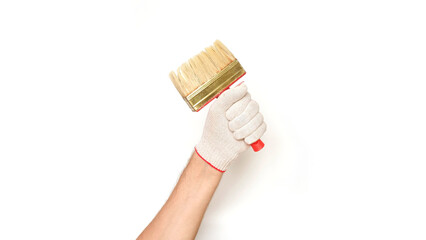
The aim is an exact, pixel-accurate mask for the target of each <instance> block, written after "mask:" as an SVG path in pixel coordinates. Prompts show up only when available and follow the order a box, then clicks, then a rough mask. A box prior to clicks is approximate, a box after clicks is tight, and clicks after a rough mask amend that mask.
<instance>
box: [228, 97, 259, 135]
mask: <svg viewBox="0 0 426 240" xmlns="http://www.w3.org/2000/svg"><path fill="white" fill-rule="evenodd" d="M240 101H241V100H240ZM237 103H238V102H237ZM237 103H235V104H237ZM235 104H234V105H235ZM232 107H233V105H232ZM232 107H231V108H232ZM228 111H229V110H228ZM258 112H259V104H257V102H256V101H253V100H251V101H250V102H249V103H248V105H247V107H246V108H245V109H244V111H243V112H242V113H241V114H240V115H238V116H237V117H236V118H234V120H232V121H230V122H229V129H230V130H231V131H235V130H237V129H240V128H242V127H243V126H244V125H246V124H247V123H248V122H249V121H250V120H251V119H252V118H253V117H254V116H255V115H256V114H257V113H258Z"/></svg>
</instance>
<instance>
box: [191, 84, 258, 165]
mask: <svg viewBox="0 0 426 240" xmlns="http://www.w3.org/2000/svg"><path fill="white" fill-rule="evenodd" d="M265 131H266V124H265V122H264V121H263V115H262V114H261V113H260V112H259V105H258V104H257V102H256V101H254V100H252V99H251V96H250V93H248V92H247V86H246V85H245V84H242V85H240V86H238V87H235V88H232V89H229V90H226V91H225V92H223V93H222V94H221V95H220V96H219V98H218V99H217V100H216V101H215V102H213V104H212V106H211V107H210V109H209V113H208V115H207V119H206V123H205V125H204V131H203V135H202V137H201V140H200V142H199V143H198V144H197V146H196V147H195V150H196V152H197V153H198V155H199V156H200V157H201V158H202V159H203V160H204V161H206V162H207V163H209V164H210V165H211V166H212V167H214V168H215V169H217V170H219V171H221V172H224V171H225V170H226V169H227V167H228V166H229V164H230V163H231V162H232V160H234V159H235V158H237V157H238V155H239V154H240V153H241V152H244V151H245V150H247V149H248V148H249V146H250V144H251V143H253V142H255V141H257V140H258V139H260V138H261V137H262V135H263V134H264V133H265Z"/></svg>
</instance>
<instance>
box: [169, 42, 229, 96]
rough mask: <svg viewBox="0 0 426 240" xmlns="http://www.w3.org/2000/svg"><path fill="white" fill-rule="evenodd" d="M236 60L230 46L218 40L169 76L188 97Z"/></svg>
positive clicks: (181, 92) (180, 91)
mask: <svg viewBox="0 0 426 240" xmlns="http://www.w3.org/2000/svg"><path fill="white" fill-rule="evenodd" d="M234 60H235V57H234V55H233V54H232V53H231V52H230V51H229V50H228V48H226V47H225V45H223V43H222V42H220V41H219V40H216V41H215V42H214V43H213V45H212V46H210V47H207V48H206V49H205V51H202V52H201V53H199V54H198V55H196V56H194V57H192V58H191V59H189V60H188V62H186V63H184V64H182V65H181V66H180V67H179V68H178V69H177V71H176V73H175V72H173V71H172V72H171V73H170V75H169V76H170V79H171V80H172V82H173V84H174V85H175V87H176V89H177V90H178V91H179V93H180V94H181V95H182V97H186V96H188V95H189V94H191V93H192V92H194V91H195V90H196V89H197V88H198V87H199V86H201V85H202V84H204V83H205V82H207V81H208V80H210V79H212V78H213V77H214V76H215V75H216V74H218V73H219V72H220V71H221V70H222V69H224V68H225V67H226V66H227V65H229V64H230V63H231V62H233V61H234Z"/></svg>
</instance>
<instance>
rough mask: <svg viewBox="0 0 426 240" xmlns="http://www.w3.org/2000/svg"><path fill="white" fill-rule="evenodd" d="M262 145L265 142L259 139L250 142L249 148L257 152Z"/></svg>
mask: <svg viewBox="0 0 426 240" xmlns="http://www.w3.org/2000/svg"><path fill="white" fill-rule="evenodd" d="M264 146H265V144H264V143H263V142H262V140H260V139H259V140H257V141H256V142H254V143H252V144H251V148H253V151H255V152H259V151H260V150H262V148H263V147H264Z"/></svg>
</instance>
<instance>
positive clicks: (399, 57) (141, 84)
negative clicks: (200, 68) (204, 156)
mask: <svg viewBox="0 0 426 240" xmlns="http://www.w3.org/2000/svg"><path fill="white" fill-rule="evenodd" d="M425 12H426V6H425V3H424V1H402V0H401V1H378V0H368V1H367V0H366V1H303V0H302V1H266V0H265V1H153V0H151V1H141V0H127V1H125V0H120V1H119V0H115V1H106V0H102V1H101V0H98V1H96V0H74V1H54V0H52V1H46V0H41V1H12V0H3V1H1V2H0V194H1V196H0V239H5V240H6V239H7V240H14V239H43V240H48V239H135V238H136V237H137V236H138V235H139V233H140V232H141V231H142V230H143V229H144V228H145V226H146V225H147V224H148V223H149V222H150V221H151V219H152V218H153V217H154V216H155V214H156V213H157V211H158V210H159V209H160V208H161V206H162V205H163V203H164V202H165V200H166V199H167V197H168V195H169V194H170V192H171V190H172V189H173V187H174V185H175V183H176V181H177V179H178V177H179V175H180V173H181V171H182V169H183V167H184V166H185V164H186V161H187V159H188V158H189V156H190V155H191V153H192V151H193V146H194V145H195V144H196V143H197V141H198V140H199V138H200V136H201V131H202V127H203V121H204V118H205V116H206V113H207V110H203V111H201V112H200V113H193V112H191V111H190V110H189V109H188V107H187V106H186V104H185V103H184V101H182V99H181V98H180V96H179V94H178V93H177V91H176V90H175V89H174V87H173V85H172V83H171V82H170V80H169V79H168V73H169V71H170V70H173V69H175V68H177V67H178V66H179V65H180V64H181V63H182V62H184V61H186V60H187V59H188V58H189V57H191V56H193V55H194V54H197V53H198V52H199V51H200V50H202V49H203V48H204V47H206V46H208V45H210V44H211V43H212V42H213V41H214V40H216V39H220V40H221V41H222V42H224V43H225V44H226V45H227V46H228V47H229V48H230V49H231V50H232V51H233V53H234V54H235V55H236V57H237V58H238V59H239V60H240V62H241V63H242V65H243V66H244V67H245V69H246V70H247V75H246V76H245V77H244V80H245V81H246V83H247V85H248V87H249V91H250V92H251V94H252V96H253V98H254V99H256V100H257V101H258V102H259V104H260V106H261V111H262V113H263V114H264V116H265V121H266V122H267V124H268V131H267V133H266V135H265V136H264V137H263V140H264V142H265V143H266V147H265V149H264V150H262V151H261V152H259V153H256V154H255V153H253V152H247V153H244V154H243V155H241V157H240V159H238V160H237V161H236V162H234V163H233V164H232V166H231V168H230V169H229V171H227V173H226V174H225V176H224V178H223V180H222V182H221V184H220V186H219V188H218V190H217V192H216V195H215V196H214V198H213V200H212V202H211V204H210V207H209V209H208V211H207V213H206V215H205V218H204V221H203V223H202V226H201V228H200V231H199V235H198V238H197V239H215V240H216V239H292V240H294V239H327V240H330V239H339V240H340V239H410V240H413V239H426V230H425V229H426V207H425V205H426V204H425V203H426V193H425V191H426V187H425V185H426V174H425V172H426V162H425V161H426V127H425V126H426V124H425V123H426V111H425V110H426V109H425V104H426V94H425V91H426V87H425V86H426V85H425V81H426V14H425Z"/></svg>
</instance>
